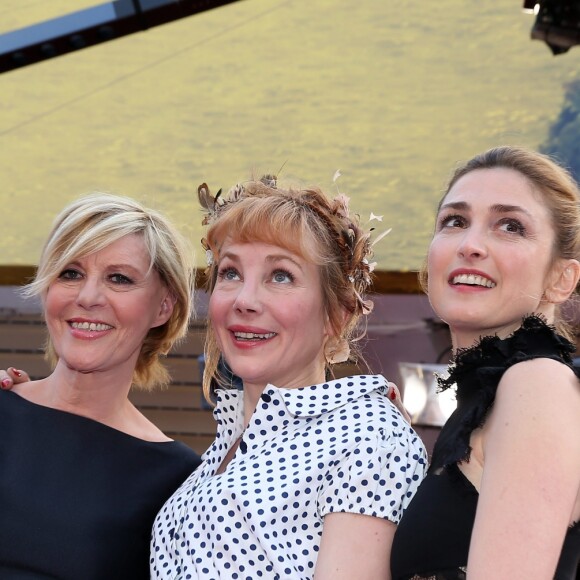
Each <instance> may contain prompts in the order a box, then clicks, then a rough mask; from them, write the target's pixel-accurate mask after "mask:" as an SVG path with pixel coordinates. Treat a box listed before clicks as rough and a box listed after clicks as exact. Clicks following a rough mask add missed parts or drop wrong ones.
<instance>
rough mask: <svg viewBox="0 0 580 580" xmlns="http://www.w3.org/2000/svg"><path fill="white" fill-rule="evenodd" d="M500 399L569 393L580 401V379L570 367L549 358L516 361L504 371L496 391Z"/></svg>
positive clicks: (545, 397)
mask: <svg viewBox="0 0 580 580" xmlns="http://www.w3.org/2000/svg"><path fill="white" fill-rule="evenodd" d="M497 396H498V400H499V401H501V400H504V399H505V400H510V399H512V398H513V397H518V398H520V397H525V396H528V397H531V398H534V399H535V398H538V397H539V398H540V399H543V400H545V399H547V398H551V397H557V398H561V397H570V398H571V400H576V399H577V400H578V403H579V404H580V380H578V377H577V376H576V375H575V374H574V372H573V371H572V369H571V368H569V367H568V366H566V365H565V364H562V363H561V362H558V361H557V360H553V359H549V358H536V359H532V360H528V361H524V362H521V363H517V364H515V365H513V366H512V367H510V368H509V369H507V371H506V372H505V373H504V375H503V377H502V379H501V381H500V383H499V386H498V392H497Z"/></svg>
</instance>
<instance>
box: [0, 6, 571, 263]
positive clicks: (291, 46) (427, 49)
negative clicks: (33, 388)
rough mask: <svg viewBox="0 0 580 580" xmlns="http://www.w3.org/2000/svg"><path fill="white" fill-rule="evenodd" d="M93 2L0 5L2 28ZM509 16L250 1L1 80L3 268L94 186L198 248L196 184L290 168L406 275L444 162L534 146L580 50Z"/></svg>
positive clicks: (25, 257) (286, 172) (516, 11)
mask: <svg viewBox="0 0 580 580" xmlns="http://www.w3.org/2000/svg"><path fill="white" fill-rule="evenodd" d="M96 3H98V2H97V1H96V0H94V1H87V0H84V1H83V0H67V1H64V0H51V2H49V3H47V2H46V1H42V2H41V1H32V0H31V1H29V2H22V1H21V0H3V1H2V3H1V6H0V32H4V31H8V30H13V29H15V28H18V27H22V26H25V25H28V24H31V23H34V22H38V21H42V20H45V19H47V18H50V17H54V16H57V15H60V14H64V13H67V12H70V11H74V10H78V9H81V8H83V7H86V6H90V5H93V4H96ZM521 5H522V2H521V1H520V0H510V1H509V2H506V1H505V0H488V1H486V2H481V1H477V0H439V1H438V2H427V1H426V0H401V1H399V2H394V1H390V0H308V1H305V0H243V1H240V2H237V3H234V4H231V5H228V6H225V7H223V8H219V9H216V10H212V11H209V12H206V13H203V14H200V15H197V16H193V17H189V18H185V19H182V20H179V21H176V22H173V23H171V24H167V25H164V26H160V27H157V28H153V29H150V30H149V31H147V32H143V33H139V34H136V35H132V36H129V37H125V38H123V39H120V40H117V41H113V42H109V43H106V44H103V45H100V46H97V47H93V48H90V49H87V50H82V51H79V52H77V53H72V54H69V55H66V56H62V57H59V58H55V59H52V60H50V61H46V62H44V63H40V64H35V65H33V66H29V67H25V68H22V69H18V70H16V71H12V72H10V73H6V74H2V75H0V152H1V154H0V208H1V214H2V220H1V230H2V235H1V236H0V264H2V265H5V266H6V265H9V266H14V265H19V264H23V265H33V264H34V263H35V262H36V260H37V257H38V254H39V250H40V246H41V243H42V241H43V239H44V238H45V236H46V234H47V231H48V228H49V225H50V222H51V220H52V218H53V217H54V215H55V214H56V212H57V211H58V210H59V209H60V208H61V207H62V206H63V205H64V204H65V203H67V202H68V201H70V200H71V199H73V198H74V197H76V196H78V195H79V194H81V193H84V192H88V191H92V190H95V189H99V190H107V191H114V192H117V193H122V194H126V195H130V196H134V197H136V198H138V199H141V200H142V201H144V202H146V203H148V204H151V205H153V206H155V207H157V208H159V209H162V210H164V211H166V212H167V213H168V214H169V215H170V216H171V217H172V218H173V219H174V220H175V221H177V222H178V223H179V224H180V225H181V226H182V227H183V228H184V230H185V232H186V233H187V234H188V235H189V236H190V237H191V238H192V239H193V240H194V242H197V240H198V239H199V238H200V237H201V235H202V232H201V226H200V212H199V210H198V208H197V204H196V199H195V191H196V187H197V185H198V183H200V182H201V181H207V182H208V184H210V186H212V188H213V189H214V190H215V189H217V188H219V187H228V186H229V185H231V184H232V183H234V182H236V181H237V180H243V179H246V178H247V177H249V176H250V175H251V174H252V173H257V174H259V173H261V172H277V171H278V170H279V169H280V167H282V166H283V169H282V170H281V171H280V174H281V177H282V179H287V180H289V181H292V182H294V183H295V182H298V183H302V184H318V185H321V186H322V187H323V188H326V189H330V190H336V188H337V185H338V187H339V188H340V190H341V191H342V192H345V193H347V194H348V195H350V196H351V198H352V206H353V208H354V209H356V210H358V211H359V213H361V215H362V216H363V219H365V218H366V216H368V214H369V213H370V212H371V211H372V212H374V213H375V214H379V215H383V216H384V218H383V223H382V226H381V224H378V225H379V227H384V228H387V227H392V228H393V231H392V233H391V235H390V236H388V238H387V239H385V240H384V241H383V242H381V243H380V244H379V245H378V246H377V257H378V262H379V268H381V269H384V270H401V271H407V270H413V269H416V268H417V267H418V266H419V265H420V263H421V261H422V256H423V254H424V251H425V247H426V245H427V242H428V239H429V233H430V230H431V227H432V213H433V208H434V205H435V202H436V200H437V199H438V197H439V194H440V191H441V188H442V187H443V184H444V182H445V179H446V177H447V176H448V174H449V171H450V169H451V168H452V167H453V165H454V164H455V163H456V162H457V161H458V160H460V159H465V158H466V157H467V156H470V155H472V154H474V153H476V152H477V151H479V150H482V149H484V148H487V147H489V146H493V145H497V144H502V143H518V144H523V145H527V146H531V147H537V146H538V145H539V144H540V143H541V142H542V141H543V140H544V139H545V137H546V134H547V131H548V128H549V126H550V123H551V122H552V121H553V120H554V119H555V117H556V116H557V115H558V113H559V111H560V107H561V104H562V98H563V85H564V83H566V82H567V81H569V80H572V79H574V78H576V76H577V74H578V72H577V71H578V70H579V66H578V65H579V58H580V49H572V50H571V51H570V52H569V53H568V54H566V55H562V56H559V57H553V56H552V54H551V53H550V51H549V50H548V48H547V47H546V46H545V45H544V44H543V43H540V42H538V41H532V40H530V37H529V31H530V28H531V26H532V23H533V17H531V16H528V15H525V14H523V13H522V11H521ZM337 169H339V170H340V171H341V173H342V177H340V179H339V180H338V181H337V183H336V184H335V183H333V181H332V177H333V175H334V173H335V171H336V170H337ZM200 256H201V253H200Z"/></svg>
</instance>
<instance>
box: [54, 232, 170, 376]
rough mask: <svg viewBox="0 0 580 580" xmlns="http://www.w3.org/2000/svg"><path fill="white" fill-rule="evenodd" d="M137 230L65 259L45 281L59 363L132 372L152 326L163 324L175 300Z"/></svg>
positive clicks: (82, 368)
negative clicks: (48, 282)
mask: <svg viewBox="0 0 580 580" xmlns="http://www.w3.org/2000/svg"><path fill="white" fill-rule="evenodd" d="M149 262H150V258H149V253H148V251H147V248H146V246H145V243H144V242H143V239H142V238H141V237H140V236H138V235H128V236H125V237H123V238H121V239H119V240H117V241H116V242H113V243H112V244H111V245H109V246H107V247H106V248H104V249H102V250H100V251H99V252H96V253H94V254H91V255H89V256H86V257H84V258H79V259H78V260H76V261H74V262H71V263H70V264H68V265H67V266H66V267H65V268H64V270H63V271H62V272H61V273H60V275H59V277H58V278H57V279H56V280H55V281H54V282H53V283H52V284H51V285H50V286H49V288H48V292H47V294H46V297H45V300H44V309H45V316H46V323H47V326H48V330H49V333H50V337H51V340H52V342H53V345H54V348H55V351H56V354H57V355H58V357H59V362H58V364H59V365H63V364H64V365H66V367H68V368H70V369H73V370H76V371H80V372H82V373H96V372H105V371H111V370H113V371H114V372H116V373H122V372H126V373H129V374H132V373H133V370H134V368H135V364H136V362H137V358H138V356H139V351H140V349H141V345H142V343H143V340H144V339H145V336H146V335H147V333H148V331H149V329H150V328H153V327H155V326H160V325H162V324H164V323H165V322H166V321H167V320H168V318H169V316H170V315H171V312H172V308H173V300H172V298H171V295H170V293H169V292H168V290H167V288H166V287H165V286H164V285H163V284H162V282H161V280H160V278H159V275H158V274H157V272H156V271H154V270H149Z"/></svg>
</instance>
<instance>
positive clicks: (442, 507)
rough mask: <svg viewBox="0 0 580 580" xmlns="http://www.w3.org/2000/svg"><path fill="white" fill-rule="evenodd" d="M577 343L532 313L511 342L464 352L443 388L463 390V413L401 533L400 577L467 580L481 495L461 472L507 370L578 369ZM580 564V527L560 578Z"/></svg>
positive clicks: (445, 436)
mask: <svg viewBox="0 0 580 580" xmlns="http://www.w3.org/2000/svg"><path fill="white" fill-rule="evenodd" d="M574 350H575V347H574V345H572V344H571V343H570V342H568V341H567V340H566V339H564V338H563V337H562V336H559V335H558V334H556V333H555V332H554V330H553V329H552V328H551V327H550V326H548V325H547V324H546V323H545V322H544V321H543V320H542V319H541V318H539V317H537V316H529V317H527V318H525V319H524V321H523V324H522V326H521V327H520V328H519V329H518V330H516V331H515V332H514V333H513V334H512V335H511V336H510V337H508V338H506V339H503V340H502V339H499V338H498V337H496V336H493V337H485V338H483V339H482V340H481V341H480V343H479V344H478V345H476V346H475V347H473V348H470V349H466V350H463V351H460V352H459V353H458V354H457V356H456V359H455V361H454V362H455V364H454V365H453V367H452V368H451V371H450V376H449V378H448V379H444V380H442V379H440V380H439V384H440V387H441V388H442V389H446V388H450V387H451V386H452V385H454V384H455V385H456V386H457V410H456V411H455V412H454V413H453V414H452V415H451V417H450V418H449V420H448V421H447V423H446V424H445V426H444V427H443V429H442V430H441V434H440V435H439V438H438V439H437V442H436V443H435V448H434V450H433V458H432V461H431V466H430V467H429V472H428V474H427V477H426V478H425V479H424V480H423V482H422V483H421V485H420V486H419V489H418V491H417V493H416V494H415V497H414V498H413V500H412V501H411V504H410V505H409V507H408V508H407V510H406V511H405V513H404V514H403V518H402V520H401V522H400V524H399V526H398V528H397V532H396V534H395V539H394V542H393V547H392V552H391V571H392V576H393V580H408V579H413V580H420V579H424V578H428V579H432V580H464V579H465V578H466V566H467V557H468V553H469V543H470V540H471V531H472V529H473V523H474V520H475V512H476V509H477V500H478V497H479V496H478V493H477V490H476V489H475V488H474V487H473V485H472V484H471V483H470V482H469V481H468V480H467V478H466V477H465V476H464V475H463V473H462V472H461V471H460V470H459V468H458V467H457V463H458V462H461V461H464V460H467V459H469V454H470V451H471V448H470V446H469V439H470V435H471V433H472V431H473V430H474V429H476V428H478V427H480V426H482V425H483V424H484V422H485V419H486V417H487V414H488V412H489V411H490V409H491V408H492V406H493V403H494V400H495V394H496V391H497V386H498V384H499V381H500V379H501V377H502V376H503V373H504V372H505V371H506V370H507V369H508V368H509V367H510V366H512V365H514V364H516V363H518V362H522V361H525V360H530V359H534V358H551V359H554V360H557V361H559V362H562V363H563V364H565V365H566V366H568V367H570V368H573V370H574V372H575V373H576V375H577V376H578V377H579V379H580V369H577V368H574V367H572V359H571V353H573V352H574ZM579 563H580V524H579V523H576V524H575V525H574V526H572V527H570V528H569V529H568V533H567V534H566V539H565V543H564V546H563V549H562V553H561V555H560V561H559V564H558V569H557V573H556V576H555V579H557V580H575V579H576V578H577V574H578V568H579Z"/></svg>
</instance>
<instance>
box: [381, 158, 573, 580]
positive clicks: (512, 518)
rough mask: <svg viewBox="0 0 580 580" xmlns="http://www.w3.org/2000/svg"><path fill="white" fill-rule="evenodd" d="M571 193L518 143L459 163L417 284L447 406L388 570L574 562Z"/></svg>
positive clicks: (414, 573)
mask: <svg viewBox="0 0 580 580" xmlns="http://www.w3.org/2000/svg"><path fill="white" fill-rule="evenodd" d="M579 258H580V196H579V193H578V188H577V186H576V184H575V183H574V182H573V180H572V179H571V178H570V177H569V175H568V174H567V173H566V172H565V171H564V170H563V169H561V168H560V167H559V166H558V165H556V164H554V163H553V162H552V161H551V160H550V159H548V158H547V157H545V156H543V155H540V154H537V153H534V152H530V151H526V150H523V149H520V148H515V147H501V148H496V149H492V150H490V151H487V152H485V153H483V154H481V155H478V156H477V157H475V158H473V159H472V160H471V161H469V162H468V163H467V164H465V165H464V166H462V167H460V168H458V169H457V170H456V172H455V174H454V175H453V177H452V179H451V181H450V184H449V187H448V189H447V193H446V195H445V196H444V198H443V200H442V202H441V204H440V207H439V210H438V214H437V224H436V228H435V234H434V236H433V240H432V242H431V245H430V249H429V255H428V260H427V265H426V272H425V274H426V275H425V278H426V280H425V283H426V287H427V289H428V293H429V298H430V301H431V304H432V306H433V308H434V309H435V311H436V312H437V314H438V315H439V316H440V317H441V319H443V320H444V321H446V322H447V323H448V324H449V327H450V329H451V335H452V339H453V346H454V351H455V359H454V361H453V364H452V365H451V367H450V375H449V377H448V378H447V379H445V380H440V386H441V388H442V389H447V388H455V389H456V392H457V402H458V406H457V410H456V411H455V412H454V413H453V415H452V416H451V417H450V419H449V420H448V422H447V423H446V424H445V426H444V427H443V430H442V432H441V435H440V437H439V439H438V441H437V443H436V445H435V449H434V452H433V457H432V463H431V467H430V470H429V474H428V475H427V477H426V479H425V480H424V481H423V483H422V484H421V486H420V487H419V490H418V492H417V494H416V495H415V497H414V499H413V501H412V502H411V504H410V506H409V508H408V509H407V510H406V512H405V514H404V516H403V519H402V521H401V523H400V525H399V528H398V530H397V533H396V535H395V541H394V544H393V550H392V559H391V563H392V564H391V568H392V574H393V579H394V580H399V579H405V580H408V579H413V580H419V579H434V580H446V579H449V580H458V579H464V578H466V577H468V578H469V580H480V579H483V580H490V579H493V580H503V579H505V580H507V579H510V580H511V579H515V578H522V579H523V578H525V579H526V580H535V579H538V580H540V579H542V580H548V579H551V578H557V579H558V580H564V579H566V580H571V579H575V578H577V574H578V565H579V561H580V524H579V523H578V521H579V520H580V370H579V369H578V368H574V367H573V365H572V359H571V355H572V353H573V352H574V350H575V346H574V345H573V344H572V343H571V342H569V340H568V338H571V333H570V332H569V330H568V328H567V327H566V326H565V324H564V322H563V320H562V319H561V317H560V307H561V305H563V304H564V302H566V301H568V299H569V298H570V296H571V295H572V294H574V293H575V292H576V291H577V285H578V280H579V278H580V264H579V261H578V260H579Z"/></svg>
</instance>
